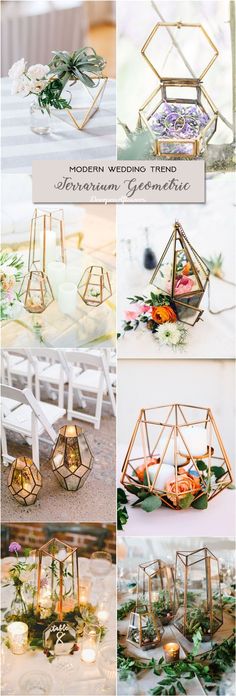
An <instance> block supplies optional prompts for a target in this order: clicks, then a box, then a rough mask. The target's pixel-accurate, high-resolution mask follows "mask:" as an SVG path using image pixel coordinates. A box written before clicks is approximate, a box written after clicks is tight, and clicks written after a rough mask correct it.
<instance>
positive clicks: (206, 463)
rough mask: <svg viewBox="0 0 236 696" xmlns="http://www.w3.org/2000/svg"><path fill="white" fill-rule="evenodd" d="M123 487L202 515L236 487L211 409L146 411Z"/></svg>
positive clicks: (133, 441)
mask: <svg viewBox="0 0 236 696" xmlns="http://www.w3.org/2000/svg"><path fill="white" fill-rule="evenodd" d="M121 483H122V484H123V486H124V487H125V488H127V490H128V491H129V490H130V492H131V493H135V491H136V490H138V489H142V490H143V491H147V492H148V491H149V493H150V494H154V495H156V496H158V497H159V499H160V501H162V503H163V504H164V505H166V506H167V507H170V508H172V509H173V510H181V509H186V508H188V507H190V505H191V506H192V507H195V508H197V509H204V508H206V507H207V505H208V502H209V501H210V500H212V499H213V498H214V497H215V496H216V495H218V494H219V493H220V492H221V491H223V490H224V488H226V487H227V486H228V485H229V484H230V483H232V474H231V469H230V462H229V459H228V456H227V453H226V451H225V448H224V445H223V442H222V439H221V437H220V434H219V431H218V428H217V425H216V423H215V420H214V418H213V415H212V412H211V410H210V408H204V407H201V406H187V405H185V404H184V405H182V404H169V405H168V406H157V407H156V408H148V409H142V410H141V411H140V415H139V418H138V420H137V422H136V425H135V429H134V432H133V435H132V438H131V441H130V444H129V447H128V451H127V454H126V457H125V461H124V464H123V468H122V476H121Z"/></svg>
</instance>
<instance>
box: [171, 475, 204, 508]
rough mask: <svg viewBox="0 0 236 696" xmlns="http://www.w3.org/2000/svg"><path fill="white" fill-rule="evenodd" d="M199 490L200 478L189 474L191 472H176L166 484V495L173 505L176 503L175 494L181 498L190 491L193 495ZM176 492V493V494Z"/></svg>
mask: <svg viewBox="0 0 236 696" xmlns="http://www.w3.org/2000/svg"><path fill="white" fill-rule="evenodd" d="M200 490H201V485H200V479H199V477H196V476H191V474H187V473H185V474H177V477H176V479H172V480H171V481H168V482H167V484H166V495H167V498H169V500H171V502H172V503H173V505H175V506H177V505H178V500H177V495H179V496H180V499H181V500H182V499H183V498H184V497H185V496H184V495H183V494H185V495H187V493H192V495H195V493H197V492H198V491H200ZM176 494H177V495H176Z"/></svg>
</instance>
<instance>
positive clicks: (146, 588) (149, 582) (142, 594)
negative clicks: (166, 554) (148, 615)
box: [137, 558, 175, 626]
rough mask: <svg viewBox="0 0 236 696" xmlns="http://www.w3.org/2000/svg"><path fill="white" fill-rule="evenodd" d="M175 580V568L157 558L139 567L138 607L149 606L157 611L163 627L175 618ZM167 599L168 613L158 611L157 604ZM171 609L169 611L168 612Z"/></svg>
mask: <svg viewBox="0 0 236 696" xmlns="http://www.w3.org/2000/svg"><path fill="white" fill-rule="evenodd" d="M174 589H175V578H174V568H173V566H171V565H169V564H167V563H164V561H162V560H161V559H159V558H157V559H155V560H154V561H148V562H145V563H140V564H139V566H138V584H137V605H141V606H143V605H144V604H147V605H149V606H151V607H152V608H153V610H154V611H156V613H157V615H158V617H159V619H160V620H161V623H162V625H163V626H164V625H167V624H168V623H169V622H170V621H171V620H172V618H173V609H174ZM164 597H165V599H166V603H167V605H168V607H167V608H166V611H164V612H162V613H161V611H160V610H158V608H157V607H156V606H155V604H157V605H158V601H159V600H160V599H161V598H162V599H163V598H164ZM168 609H169V610H168Z"/></svg>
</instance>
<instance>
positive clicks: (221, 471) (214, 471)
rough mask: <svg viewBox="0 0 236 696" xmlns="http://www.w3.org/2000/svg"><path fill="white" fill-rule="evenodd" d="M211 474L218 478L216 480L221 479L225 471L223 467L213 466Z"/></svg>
mask: <svg viewBox="0 0 236 696" xmlns="http://www.w3.org/2000/svg"><path fill="white" fill-rule="evenodd" d="M211 473H212V474H214V476H215V477H216V480H217V479H219V478H221V476H224V474H225V470H224V468H223V466H212V467H211Z"/></svg>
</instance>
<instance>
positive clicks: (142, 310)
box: [139, 304, 152, 314]
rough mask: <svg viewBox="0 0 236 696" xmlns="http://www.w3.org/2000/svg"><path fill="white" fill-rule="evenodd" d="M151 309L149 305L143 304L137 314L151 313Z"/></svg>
mask: <svg viewBox="0 0 236 696" xmlns="http://www.w3.org/2000/svg"><path fill="white" fill-rule="evenodd" d="M151 311H152V308H151V307H150V306H149V305H146V304H143V305H139V313H140V314H146V313H147V312H149V313H151Z"/></svg>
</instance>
